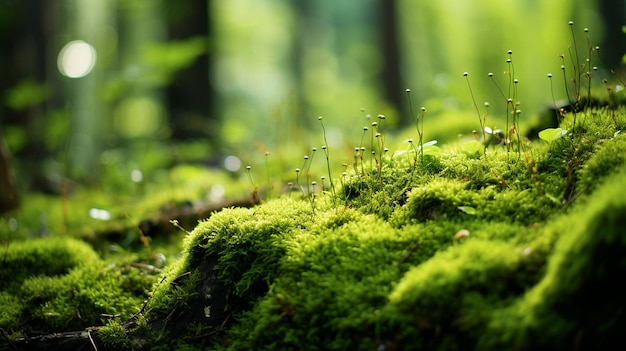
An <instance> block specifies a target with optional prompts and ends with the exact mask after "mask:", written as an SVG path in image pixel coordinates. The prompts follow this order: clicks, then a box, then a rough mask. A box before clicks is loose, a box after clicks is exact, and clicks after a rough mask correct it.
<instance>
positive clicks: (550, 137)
mask: <svg viewBox="0 0 626 351" xmlns="http://www.w3.org/2000/svg"><path fill="white" fill-rule="evenodd" d="M566 134H567V129H562V128H547V129H544V130H542V131H541V132H539V139H541V140H545V141H547V142H548V144H552V142H553V141H555V140H557V139H560V138H562V137H563V136H565V135H566Z"/></svg>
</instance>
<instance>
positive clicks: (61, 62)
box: [57, 40, 96, 78]
mask: <svg viewBox="0 0 626 351" xmlns="http://www.w3.org/2000/svg"><path fill="white" fill-rule="evenodd" d="M95 65H96V49H94V48H93V46H91V45H89V44H87V43H86V42H84V41H82V40H74V41H70V42H69V43H67V44H65V46H64V47H63V48H62V49H61V51H60V52H59V56H58V58H57V66H58V68H59V72H61V74H63V75H64V76H66V77H69V78H80V77H84V76H86V75H88V74H89V72H91V70H92V69H93V67H94V66H95Z"/></svg>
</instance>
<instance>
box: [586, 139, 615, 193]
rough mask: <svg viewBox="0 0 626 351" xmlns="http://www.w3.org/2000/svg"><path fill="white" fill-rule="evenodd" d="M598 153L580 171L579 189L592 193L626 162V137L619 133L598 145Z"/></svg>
mask: <svg viewBox="0 0 626 351" xmlns="http://www.w3.org/2000/svg"><path fill="white" fill-rule="evenodd" d="M595 147H596V151H595V152H594V154H593V156H591V157H590V158H589V161H587V162H586V163H585V165H584V166H583V167H582V168H581V170H580V175H579V177H580V182H579V188H580V189H581V191H586V192H591V191H593V190H594V189H595V188H597V187H598V185H599V184H600V183H601V182H602V180H604V179H605V178H606V177H607V176H609V175H610V174H612V173H613V172H614V171H615V170H616V169H617V168H619V167H620V166H622V165H623V164H624V161H625V160H626V158H625V157H626V135H624V134H623V133H617V135H615V137H614V138H610V139H607V140H604V141H603V142H601V143H599V144H597V145H596V146H595Z"/></svg>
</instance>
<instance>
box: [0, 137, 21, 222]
mask: <svg viewBox="0 0 626 351" xmlns="http://www.w3.org/2000/svg"><path fill="white" fill-rule="evenodd" d="M18 206H19V200H18V196H17V187H16V184H15V177H14V176H13V173H12V169H11V162H10V160H9V150H8V149H7V147H6V145H5V143H4V135H3V133H2V129H0V213H4V212H7V211H10V210H12V209H15V208H17V207H18Z"/></svg>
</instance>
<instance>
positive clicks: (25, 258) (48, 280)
mask: <svg viewBox="0 0 626 351" xmlns="http://www.w3.org/2000/svg"><path fill="white" fill-rule="evenodd" d="M4 257H5V258H4V262H3V265H2V267H1V268H0V276H2V277H3V279H5V280H4V281H6V282H7V284H6V285H3V286H2V289H1V290H0V299H1V300H2V302H3V313H2V314H1V316H2V318H0V328H3V329H5V330H9V331H22V332H24V333H30V332H33V331H38V332H46V331H48V332H53V331H63V330H80V329H84V328H85V327H86V326H95V325H99V324H101V323H102V320H103V318H104V317H103V315H110V316H119V317H122V318H126V317H129V316H130V315H132V314H133V313H136V312H137V309H138V306H140V305H141V302H142V301H143V299H145V297H146V296H147V291H146V287H149V286H150V284H151V283H152V282H153V281H154V280H155V277H154V276H149V275H146V274H143V273H141V272H139V271H138V270H132V269H126V268H124V267H118V266H115V265H111V264H107V263H106V262H104V261H102V260H101V259H100V258H99V257H98V255H97V254H96V253H95V252H94V251H93V250H92V249H91V248H90V247H89V245H87V244H85V243H83V242H81V241H78V240H75V239H69V238H47V239H33V240H29V241H23V242H12V243H11V244H10V245H9V247H8V249H7V251H6V254H5V256H4Z"/></svg>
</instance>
